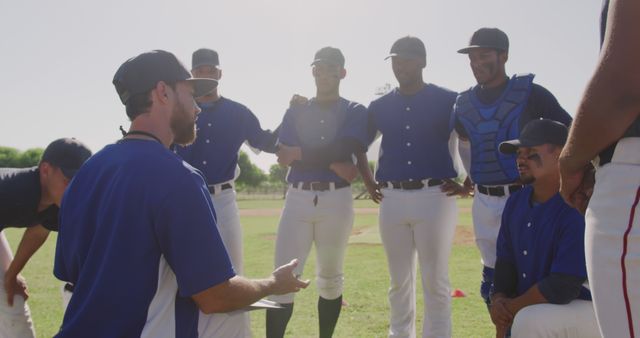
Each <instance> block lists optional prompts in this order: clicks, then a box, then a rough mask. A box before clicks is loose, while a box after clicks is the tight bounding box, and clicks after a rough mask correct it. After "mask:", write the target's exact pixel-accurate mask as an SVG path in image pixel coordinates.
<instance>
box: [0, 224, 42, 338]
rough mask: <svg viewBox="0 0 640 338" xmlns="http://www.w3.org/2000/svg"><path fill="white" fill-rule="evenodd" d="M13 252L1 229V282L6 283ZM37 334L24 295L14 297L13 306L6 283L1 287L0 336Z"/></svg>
mask: <svg viewBox="0 0 640 338" xmlns="http://www.w3.org/2000/svg"><path fill="white" fill-rule="evenodd" d="M12 260H13V254H12V253H11V247H10V246H9V242H8V241H7V238H6V237H5V236H4V232H2V231H0V282H2V283H4V273H5V272H6V271H7V269H8V268H9V265H10V264H11V261H12ZM35 336H36V332H35V329H34V328H33V320H31V311H30V310H29V306H28V305H27V303H26V302H25V301H24V298H23V297H22V296H18V295H16V296H14V297H13V306H9V304H8V303H7V293H6V292H5V291H4V284H3V285H2V287H0V338H34V337H35Z"/></svg>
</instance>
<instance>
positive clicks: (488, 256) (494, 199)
mask: <svg viewBox="0 0 640 338" xmlns="http://www.w3.org/2000/svg"><path fill="white" fill-rule="evenodd" d="M508 198H509V195H505V196H500V197H498V196H489V195H485V194H481V193H480V192H479V191H478V188H477V187H476V188H475V192H474V195H473V204H472V206H471V216H472V220H473V231H474V233H475V237H476V245H477V246H478V250H480V257H481V259H482V264H483V265H484V266H487V267H490V268H492V269H493V268H494V267H495V265H496V245H497V241H498V232H499V231H500V223H501V222H502V211H503V210H504V205H505V203H507V199H508Z"/></svg>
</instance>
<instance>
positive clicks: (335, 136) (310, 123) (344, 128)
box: [278, 98, 367, 183]
mask: <svg viewBox="0 0 640 338" xmlns="http://www.w3.org/2000/svg"><path fill="white" fill-rule="evenodd" d="M347 138H348V139H352V140H356V141H357V142H359V143H361V144H362V147H363V148H364V147H365V145H366V144H367V109H366V108H365V107H364V106H363V105H361V104H358V103H356V102H352V101H349V100H346V99H344V98H340V99H339V100H338V101H337V102H336V103H335V104H332V105H330V106H325V105H321V104H319V103H318V102H316V100H314V99H311V100H309V102H307V103H305V104H300V105H294V106H292V107H291V108H289V109H288V110H287V112H286V113H285V115H284V118H283V119H282V125H281V127H280V133H279V138H278V140H279V142H280V143H282V144H284V145H288V146H299V147H302V148H305V149H315V148H321V147H324V146H327V145H329V144H331V143H332V142H334V141H336V140H341V139H347ZM287 182H289V183H298V182H344V180H343V179H342V178H340V177H339V176H338V175H336V174H335V173H334V172H333V171H331V170H330V169H328V168H315V167H304V166H296V165H295V163H294V164H293V165H292V167H291V169H290V170H289V174H288V175H287Z"/></svg>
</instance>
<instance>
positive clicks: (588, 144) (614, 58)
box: [560, 0, 640, 173]
mask: <svg viewBox="0 0 640 338" xmlns="http://www.w3.org/2000/svg"><path fill="white" fill-rule="evenodd" d="M609 8H610V10H609V16H608V18H609V19H608V20H607V35H606V36H605V41H604V44H603V47H602V54H601V57H600V61H599V64H598V67H597V69H596V72H595V74H594V75H593V78H592V79H591V81H590V83H589V85H588V86H587V90H586V92H585V94H584V96H583V100H582V102H581V104H580V107H579V109H578V112H577V114H576V119H575V121H574V123H573V127H572V128H571V131H570V133H569V140H568V141H567V145H566V146H565V148H564V151H563V153H562V156H561V161H560V165H561V168H562V170H563V171H565V172H568V173H575V172H578V171H579V170H581V169H582V168H583V167H584V166H585V165H586V163H587V162H588V161H589V160H591V159H593V158H594V157H595V156H596V155H597V154H598V153H599V152H600V151H602V150H603V149H604V148H606V147H607V146H609V145H610V144H611V143H613V142H614V141H616V140H617V139H619V138H620V137H622V136H623V134H624V132H625V131H626V129H627V128H628V127H629V126H630V125H631V123H632V122H633V121H634V120H635V119H636V118H638V116H639V114H640V75H639V74H640V64H639V63H638V59H640V42H639V41H638V38H637V32H638V31H639V30H640V22H639V21H638V20H637V16H638V14H640V3H639V2H638V1H633V0H613V1H611V4H610V7H609ZM603 126H606V128H603Z"/></svg>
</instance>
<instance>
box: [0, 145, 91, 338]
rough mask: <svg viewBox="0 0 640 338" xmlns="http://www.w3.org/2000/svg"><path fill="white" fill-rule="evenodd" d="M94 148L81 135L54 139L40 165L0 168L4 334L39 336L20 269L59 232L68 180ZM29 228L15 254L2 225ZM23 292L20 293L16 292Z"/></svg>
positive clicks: (0, 320) (0, 325) (0, 331)
mask: <svg viewBox="0 0 640 338" xmlns="http://www.w3.org/2000/svg"><path fill="white" fill-rule="evenodd" d="M89 156H91V151H90V150H89V148H87V147H86V146H85V145H84V144H82V143H81V142H79V141H77V140H76V139H70V138H62V139H58V140H55V141H53V142H51V143H50V144H49V145H48V146H47V148H46V149H45V150H44V152H43V154H42V159H41V160H40V163H39V164H38V166H36V167H33V168H25V169H14V168H0V277H2V281H3V287H2V288H0V337H17V338H21V337H34V336H35V332H34V330H33V323H32V321H31V314H30V312H29V307H28V306H27V304H26V303H25V300H26V299H27V298H28V292H27V285H26V282H25V280H24V279H23V278H22V276H20V271H22V269H23V268H24V266H25V265H26V264H27V262H28V261H29V259H30V258H31V257H32V256H33V254H34V253H35V252H36V251H38V249H39V248H40V247H41V246H42V244H44V242H45V241H46V239H47V237H48V236H49V232H50V231H58V208H59V206H60V201H61V200H62V194H63V193H64V190H65V188H66V187H67V184H69V181H70V180H71V179H72V178H73V175H74V174H75V172H76V171H77V170H78V168H80V166H81V165H82V164H83V163H84V161H85V160H87V158H89ZM9 227H18V228H26V229H25V231H24V234H23V236H22V240H21V241H20V244H19V246H18V250H17V251H16V256H15V258H14V257H13V255H12V253H11V248H10V247H9V243H8V242H7V240H6V238H5V236H4V233H2V232H1V231H2V229H5V228H9ZM16 295H18V296H19V297H15V296H16Z"/></svg>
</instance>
